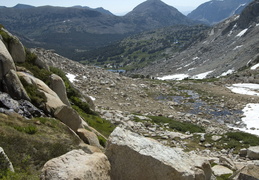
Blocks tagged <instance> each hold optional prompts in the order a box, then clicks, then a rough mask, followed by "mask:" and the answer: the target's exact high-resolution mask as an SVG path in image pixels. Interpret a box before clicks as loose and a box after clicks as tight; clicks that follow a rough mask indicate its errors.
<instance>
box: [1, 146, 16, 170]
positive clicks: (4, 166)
mask: <svg viewBox="0 0 259 180" xmlns="http://www.w3.org/2000/svg"><path fill="white" fill-rule="evenodd" d="M0 169H1V170H2V171H3V170H4V171H8V170H9V171H12V172H14V168H13V165H12V162H11V161H10V160H9V158H8V157H7V155H6V154H5V152H4V150H3V148H1V147H0Z"/></svg>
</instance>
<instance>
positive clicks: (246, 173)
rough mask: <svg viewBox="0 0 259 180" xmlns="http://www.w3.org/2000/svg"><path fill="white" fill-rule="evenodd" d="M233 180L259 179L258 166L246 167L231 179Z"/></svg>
mask: <svg viewBox="0 0 259 180" xmlns="http://www.w3.org/2000/svg"><path fill="white" fill-rule="evenodd" d="M231 179H233V180H258V179H259V166H256V165H252V164H250V165H248V166H245V167H244V168H242V169H241V170H240V171H238V172H237V173H236V174H235V175H233V176H232V177H231Z"/></svg>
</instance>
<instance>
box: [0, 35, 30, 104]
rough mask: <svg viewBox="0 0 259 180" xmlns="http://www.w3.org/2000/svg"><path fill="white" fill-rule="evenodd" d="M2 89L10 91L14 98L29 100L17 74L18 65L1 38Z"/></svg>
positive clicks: (0, 88) (0, 72)
mask: <svg viewBox="0 0 259 180" xmlns="http://www.w3.org/2000/svg"><path fill="white" fill-rule="evenodd" d="M0 90H2V91H4V92H7V93H9V94H10V95H11V96H12V98H14V99H26V100H29V99H30V98H29V97H28V95H27V93H26V91H25V89H24V87H23V85H22V84H21V82H20V79H19V78H18V76H17V74H16V67H15V64H14V61H13V58H12V57H11V55H10V53H9V52H8V50H7V48H6V46H5V44H4V43H3V42H2V41H1V40H0Z"/></svg>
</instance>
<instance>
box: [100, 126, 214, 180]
mask: <svg viewBox="0 0 259 180" xmlns="http://www.w3.org/2000/svg"><path fill="white" fill-rule="evenodd" d="M105 154H106V155H107V157H108V159H109V161H110V163H111V166H112V170H111V178H112V179H123V180H135V179H143V180H145V179H148V180H157V179H159V180H169V179H170V180H171V179H177V180H191V179H196V180H199V179H205V180H209V179H210V178H211V169H210V165H209V163H208V161H205V160H203V161H200V162H199V163H195V161H196V160H195V159H192V158H191V157H190V156H189V155H187V154H186V153H184V152H182V151H181V150H180V149H177V148H170V147H167V146H164V145H162V144H160V143H158V142H157V141H155V140H153V139H148V138H145V137H142V136H140V135H138V134H136V133H133V132H130V131H128V130H125V129H122V128H120V127H117V128H116V129H115V130H114V131H113V132H112V134H111V135H110V137H109V140H108V145H107V148H106V153H105ZM204 164H207V165H208V166H204ZM198 166H199V167H198ZM203 167H209V168H208V169H206V170H208V171H210V172H204V170H205V169H204V168H203Z"/></svg>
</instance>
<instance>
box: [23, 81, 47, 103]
mask: <svg viewBox="0 0 259 180" xmlns="http://www.w3.org/2000/svg"><path fill="white" fill-rule="evenodd" d="M20 80H21V83H22V84H23V87H24V88H25V90H26V92H27V94H28V96H29V97H30V99H31V102H32V103H33V104H34V105H36V106H37V107H40V106H41V104H42V103H44V102H47V98H46V96H45V94H44V93H43V92H40V91H39V90H38V89H37V87H36V86H35V85H32V84H29V83H27V81H26V80H24V79H23V78H20Z"/></svg>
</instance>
